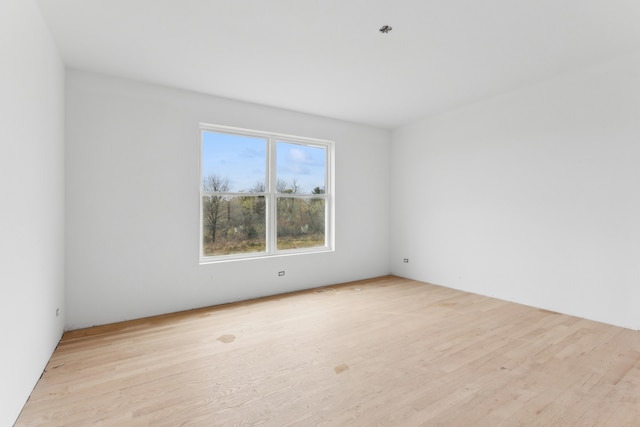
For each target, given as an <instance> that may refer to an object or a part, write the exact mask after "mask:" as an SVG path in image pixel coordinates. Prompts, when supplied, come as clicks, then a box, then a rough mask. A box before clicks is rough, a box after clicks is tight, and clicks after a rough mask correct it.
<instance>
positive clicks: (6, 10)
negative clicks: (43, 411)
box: [0, 0, 64, 426]
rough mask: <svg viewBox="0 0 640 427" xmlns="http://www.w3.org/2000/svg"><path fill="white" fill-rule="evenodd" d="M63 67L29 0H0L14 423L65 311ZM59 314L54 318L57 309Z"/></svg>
mask: <svg viewBox="0 0 640 427" xmlns="http://www.w3.org/2000/svg"><path fill="white" fill-rule="evenodd" d="M63 114H64V67H63V65H62V62H61V60H60V58H59V56H58V53H57V50H56V48H55V46H54V44H53V42H52V40H51V37H50V36H49V31H48V29H47V28H46V26H45V24H44V21H43V19H42V17H41V15H40V11H39V10H38V8H37V7H36V5H35V4H34V2H33V1H32V0H3V1H2V2H0V204H1V207H0V325H1V326H0V327H1V328H2V334H1V335H2V344H1V345H0V347H1V348H2V351H0V425H2V426H6V425H12V424H13V422H14V421H15V419H16V418H17V416H18V414H19V413H20V410H21V409H22V406H23V405H24V403H25V401H26V400H27V398H28V397H29V394H30V393H31V390H32V389H33V387H34V385H35V384H36V382H37V381H38V378H40V375H41V374H42V370H43V369H44V367H45V365H46V363H47V361H48V359H49V357H50V356H51V353H52V351H53V350H54V348H55V346H56V344H57V343H58V341H59V340H60V336H61V335H62V330H63V325H64V321H63V317H64V288H63V287H64V261H63V256H64V212H63V209H64V168H63V166H64V163H63V161H64V117H63ZM57 308H60V316H58V317H56V309H57Z"/></svg>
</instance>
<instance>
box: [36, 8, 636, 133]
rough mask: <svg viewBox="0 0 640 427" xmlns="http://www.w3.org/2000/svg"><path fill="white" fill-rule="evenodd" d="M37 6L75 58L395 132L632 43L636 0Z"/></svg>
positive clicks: (76, 63)
mask: <svg viewBox="0 0 640 427" xmlns="http://www.w3.org/2000/svg"><path fill="white" fill-rule="evenodd" d="M37 2H38V4H39V5H40V7H41V9H42V12H43V14H44V16H45V19H46V21H47V23H48V24H49V26H50V28H51V31H52V33H53V37H54V39H55V41H56V43H57V45H58V47H59V49H60V52H61V54H62V57H63V58H64V61H65V63H66V64H67V66H69V67H72V68H78V69H84V70H89V71H97V72H101V73H105V74H111V75H115V76H121V77H127V78H131V79H136V80H143V81H148V82H152V83H158V84H162V85H167V86H171V87H176V88H181V89H187V90H192V91H197V92H202V93H207V94H213V95H219V96H223V97H228V98H234V99H239V100H243V101H249V102H255V103H260V104H265V105H271V106H276V107H282V108H286V109H291V110H297V111H302V112H308V113H313V114H318V115H322V116H327V117H334V118H338V119H343V120H348V121H353V122H357V123H364V124H368V125H373V126H377V127H381V128H389V129H392V128H395V127H398V126H401V125H404V124H407V123H410V122H412V121H414V120H416V119H419V118H422V117H425V116H429V115H433V114H437V113H439V112H443V111H445V110H448V109H451V108H454V107H457V106H460V105H464V104H467V103H470V102H474V101H476V100H479V99H482V98H485V97H489V96H492V95H495V94H499V93H503V92H506V91H509V90H512V89H515V88H518V87H520V86H524V85H528V84H532V83H535V82H538V81H540V80H543V79H545V78H549V77H551V76H553V75H557V74H559V73H563V72H566V71H567V70H570V69H573V68H577V67H583V66H585V65H588V64H592V63H596V62H599V61H603V60H606V59H608V58H611V57H614V56H618V55H621V54H625V53H628V52H630V51H632V50H636V49H639V48H640V1H639V0H393V1H392V0H386V1H385V0H37ZM382 25H390V26H392V27H393V31H391V32H390V33H389V34H386V35H384V34H381V33H380V32H378V29H379V28H380V27H381V26H382Z"/></svg>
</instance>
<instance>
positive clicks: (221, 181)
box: [202, 174, 325, 256]
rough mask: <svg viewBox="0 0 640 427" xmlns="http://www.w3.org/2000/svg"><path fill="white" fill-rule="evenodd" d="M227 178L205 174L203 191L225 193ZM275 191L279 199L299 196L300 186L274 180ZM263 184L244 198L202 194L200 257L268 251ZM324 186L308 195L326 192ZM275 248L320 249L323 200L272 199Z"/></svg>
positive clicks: (323, 213)
mask: <svg viewBox="0 0 640 427" xmlns="http://www.w3.org/2000/svg"><path fill="white" fill-rule="evenodd" d="M229 188H230V186H229V180H228V178H226V177H223V176H220V175H215V174H214V175H209V176H207V177H206V178H205V180H204V182H203V189H204V191H205V192H207V193H225V192H228V191H229ZM276 191H277V192H278V193H279V194H282V195H298V194H301V191H302V189H301V187H300V186H299V184H298V182H297V181H296V180H295V179H294V180H292V181H291V182H286V181H284V180H278V181H277V184H276ZM264 192H265V185H264V183H261V182H258V183H256V184H255V186H254V187H252V188H251V189H250V190H249V191H247V192H246V195H244V194H243V195H241V196H237V195H235V196H234V195H225V194H205V195H203V201H202V202H203V203H202V208H203V242H202V243H203V248H204V255H207V256H210V255H225V254H232V253H245V252H261V251H264V250H265V249H266V200H265V197H264V196H263V195H259V194H255V193H264ZM324 192H325V190H324V188H323V187H319V186H318V187H315V188H314V189H313V190H312V192H311V194H312V195H313V194H317V195H319V194H324ZM276 200H277V202H276V205H277V206H276V216H277V217H276V218H277V227H278V235H277V246H278V249H293V248H301V247H312V246H322V245H324V241H325V240H324V233H325V202H324V199H322V198H295V197H286V196H285V197H277V198H276Z"/></svg>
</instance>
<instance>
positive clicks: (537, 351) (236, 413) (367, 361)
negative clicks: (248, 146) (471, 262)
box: [16, 276, 640, 427]
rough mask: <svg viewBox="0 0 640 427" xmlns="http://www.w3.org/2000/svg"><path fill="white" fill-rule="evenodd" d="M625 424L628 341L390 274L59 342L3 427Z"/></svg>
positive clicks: (639, 347) (638, 369) (632, 404)
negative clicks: (12, 422)
mask: <svg viewBox="0 0 640 427" xmlns="http://www.w3.org/2000/svg"><path fill="white" fill-rule="evenodd" d="M93 424H96V425H102V426H147V425H157V426H177V425H185V426H234V425H238V426H245V425H262V426H278V427H280V426H287V425H299V426H322V425H325V426H337V425H349V426H376V425H377V426H405V425H406V426H418V425H427V426H432V425H442V426H460V425H465V426H466V425H474V426H522V425H533V426H535V425H562V426H565V425H567V426H571V425H577V426H600V425H612V426H637V425H640V334H639V333H638V332H636V331H631V330H627V329H622V328H617V327H613V326H609V325H603V324H600V323H597V322H592V321H589V320H584V319H579V318H576V317H571V316H566V315H562V314H559V313H555V312H551V311H547V310H540V309H536V308H532V307H526V306H522V305H518V304H514V303H509V302H504V301H500V300H497V299H493V298H489V297H485V296H481V295H474V294H469V293H465V292H461V291H457V290H453V289H447V288H444V287H440V286H435V285H431V284H426V283H421V282H417V281H412V280H408V279H402V278H398V277H392V276H389V277H383V278H378V279H372V280H367V281H360V282H353V283H347V284H344V285H337V286H330V287H325V288H321V289H315V290H310V291H304V292H297V293H293V294H289V295H279V296H275V297H269V298H263V299H259V300H254V301H247V302H241V303H236V304H227V305H223V306H218V307H210V308H205V309H198V310H192V311H188V312H183V313H175V314H169V315H164V316H158V317H153V318H148V319H140V320H136V321H131V322H123V323H119V324H114V325H106V326H101V327H96V328H90V329H85V330H79V331H71V332H67V333H65V335H64V336H63V338H62V340H61V342H60V344H59V346H58V348H57V349H56V351H55V352H54V354H53V356H52V357H51V360H50V361H49V363H48V365H47V367H46V370H45V372H44V374H43V376H42V378H41V379H40V381H39V382H38V384H37V386H36V388H35V389H34V391H33V393H32V395H31V397H30V399H29V401H28V402H27V404H26V405H25V407H24V409H23V411H22V413H21V415H20V417H19V418H18V421H17V423H16V426H20V427H22V426H86V425H93Z"/></svg>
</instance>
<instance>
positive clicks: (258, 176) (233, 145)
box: [202, 131, 267, 193]
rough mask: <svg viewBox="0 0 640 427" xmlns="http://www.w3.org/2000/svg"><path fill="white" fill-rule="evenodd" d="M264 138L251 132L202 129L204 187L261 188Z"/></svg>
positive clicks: (263, 184)
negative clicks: (240, 132) (247, 134)
mask: <svg viewBox="0 0 640 427" xmlns="http://www.w3.org/2000/svg"><path fill="white" fill-rule="evenodd" d="M266 164H267V140H266V139H264V138H258V137H253V136H242V135H231V134H226V133H219V132H211V131H204V132H202V185H203V187H202V188H203V190H204V191H221V192H238V193H239V192H252V193H256V192H263V191H265V190H264V188H265V183H266Z"/></svg>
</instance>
